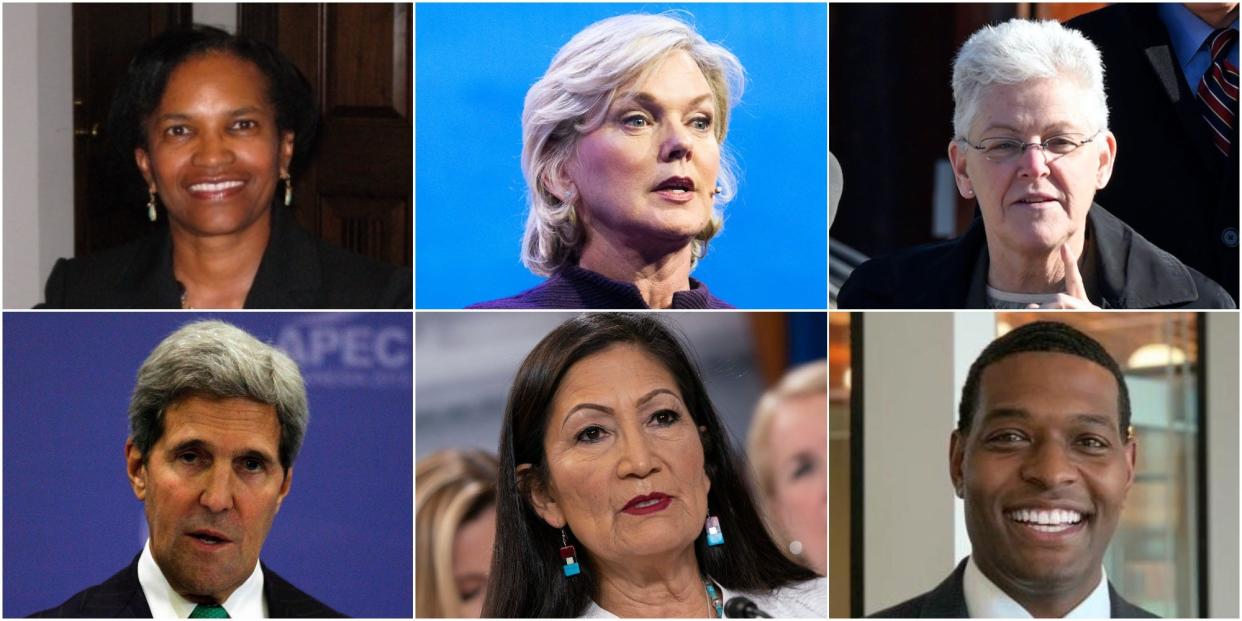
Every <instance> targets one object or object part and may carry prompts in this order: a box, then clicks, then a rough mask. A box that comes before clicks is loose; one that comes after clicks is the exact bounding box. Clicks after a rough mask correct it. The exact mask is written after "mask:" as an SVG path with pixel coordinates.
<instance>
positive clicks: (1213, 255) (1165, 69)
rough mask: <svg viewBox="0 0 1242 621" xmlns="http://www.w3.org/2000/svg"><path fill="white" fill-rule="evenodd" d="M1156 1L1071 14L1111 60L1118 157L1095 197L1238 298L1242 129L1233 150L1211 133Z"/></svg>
mask: <svg viewBox="0 0 1242 621" xmlns="http://www.w3.org/2000/svg"><path fill="white" fill-rule="evenodd" d="M1156 10H1157V7H1156V5H1154V4H1136V3H1117V4H1113V5H1112V6H1110V7H1107V8H1103V9H1100V10H1098V11H1093V12H1091V13H1087V14H1086V15H1082V16H1080V17H1078V18H1075V19H1073V20H1070V21H1069V22H1068V23H1067V24H1066V25H1067V26H1069V27H1071V28H1076V29H1078V30H1080V31H1082V33H1083V34H1085V35H1087V37H1088V38H1089V39H1091V40H1092V41H1093V42H1094V43H1095V44H1096V46H1097V47H1099V48H1100V54H1101V56H1102V58H1103V60H1104V85H1105V88H1106V89H1107V93H1108V103H1109V106H1108V107H1109V111H1110V114H1109V122H1108V124H1109V128H1110V129H1111V130H1112V131H1113V133H1114V134H1116V136H1117V162H1116V164H1115V166H1114V167H1113V177H1112V180H1110V181H1109V183H1108V186H1107V187H1106V188H1104V189H1103V190H1100V191H1099V192H1098V193H1097V194H1096V195H1095V200H1096V201H1098V202H1099V203H1100V204H1101V205H1104V206H1106V207H1108V209H1109V211H1111V212H1113V213H1114V214H1115V215H1116V216H1117V217H1118V218H1121V219H1122V220H1123V221H1125V223H1126V224H1129V225H1130V226H1132V227H1134V230H1136V231H1138V232H1139V233H1141V234H1142V235H1143V236H1144V237H1146V238H1147V239H1150V240H1151V241H1152V243H1154V244H1156V245H1157V246H1159V247H1161V248H1163V249H1164V250H1167V251H1169V252H1170V253H1172V254H1173V256H1176V257H1177V258H1178V259H1181V260H1182V262H1183V263H1185V264H1186V265H1189V266H1190V267H1193V268H1195V269H1197V270H1199V271H1200V272H1203V274H1204V275H1206V276H1207V277H1208V278H1211V279H1212V280H1214V281H1216V282H1218V283H1220V284H1221V286H1223V287H1224V288H1225V290H1226V291H1228V292H1229V295H1230V296H1232V297H1233V299H1234V301H1235V303H1236V302H1237V300H1238V168H1239V166H1238V126H1237V124H1236V123H1235V124H1234V128H1233V137H1232V139H1231V143H1232V148H1231V153H1230V155H1229V157H1228V158H1227V159H1226V158H1222V157H1221V156H1220V154H1219V152H1218V151H1216V148H1215V147H1214V146H1213V145H1212V141H1211V138H1210V137H1209V136H1208V128H1207V123H1205V122H1204V120H1203V118H1202V116H1201V113H1200V111H1199V104H1198V101H1197V99H1196V96H1195V93H1194V89H1192V88H1191V87H1190V86H1189V85H1188V84H1186V77H1185V74H1183V73H1182V69H1181V64H1180V62H1179V61H1178V59H1177V54H1176V53H1174V51H1173V47H1172V44H1171V43H1170V40H1169V33H1168V30H1167V29H1166V28H1165V26H1164V22H1162V21H1161V20H1160V16H1159V14H1157V12H1156Z"/></svg>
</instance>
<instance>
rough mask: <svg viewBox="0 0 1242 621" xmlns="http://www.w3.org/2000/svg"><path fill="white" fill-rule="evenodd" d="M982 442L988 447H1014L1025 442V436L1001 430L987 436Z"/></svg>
mask: <svg viewBox="0 0 1242 621" xmlns="http://www.w3.org/2000/svg"><path fill="white" fill-rule="evenodd" d="M984 442H985V443H986V444H987V445H988V446H995V447H1001V448H1007V447H1014V446H1018V445H1020V444H1022V443H1023V442H1026V435H1025V434H1023V433H1022V432H1020V431H1016V430H1013V429H1002V430H1000V431H997V432H996V433H993V434H992V435H990V436H988V437H987V439H986V440H984Z"/></svg>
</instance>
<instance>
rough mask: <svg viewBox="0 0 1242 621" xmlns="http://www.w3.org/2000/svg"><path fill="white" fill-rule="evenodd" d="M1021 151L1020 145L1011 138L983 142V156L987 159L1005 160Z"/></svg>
mask: <svg viewBox="0 0 1242 621" xmlns="http://www.w3.org/2000/svg"><path fill="white" fill-rule="evenodd" d="M1021 150H1022V143H1021V142H1018V141H1017V140H1014V139H1013V138H993V139H990V140H984V141H983V155H984V156H986V157H987V158H989V159H1007V158H1010V157H1013V156H1014V155H1017V153H1018V152H1019V151H1021Z"/></svg>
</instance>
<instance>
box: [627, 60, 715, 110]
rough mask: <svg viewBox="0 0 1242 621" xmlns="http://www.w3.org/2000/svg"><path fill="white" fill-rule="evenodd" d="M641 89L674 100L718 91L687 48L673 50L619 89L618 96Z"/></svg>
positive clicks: (656, 97)
mask: <svg viewBox="0 0 1242 621" xmlns="http://www.w3.org/2000/svg"><path fill="white" fill-rule="evenodd" d="M638 93H646V94H648V95H651V96H652V97H653V98H655V99H657V100H669V101H671V102H678V101H679V100H689V99H693V98H696V97H701V96H703V95H709V96H711V95H714V93H713V92H712V88H711V84H710V83H708V81H707V76H705V75H703V70H702V69H701V68H699V65H698V63H696V62H695V61H694V57H692V56H691V55H690V53H689V52H687V51H685V50H673V51H672V52H669V53H668V54H666V55H665V56H663V57H661V58H660V59H658V60H656V61H655V62H653V63H652V64H651V65H650V66H648V67H646V68H644V69H643V71H641V72H640V73H639V74H638V76H636V77H635V78H634V79H632V80H630V81H629V82H626V83H625V84H622V85H621V88H619V89H617V94H618V98H623V97H625V96H626V95H634V94H638Z"/></svg>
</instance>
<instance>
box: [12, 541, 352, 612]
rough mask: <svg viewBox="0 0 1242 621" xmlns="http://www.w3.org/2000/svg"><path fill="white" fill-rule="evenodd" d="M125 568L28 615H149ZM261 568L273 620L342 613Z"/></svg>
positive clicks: (134, 575)
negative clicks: (101, 581) (52, 606)
mask: <svg viewBox="0 0 1242 621" xmlns="http://www.w3.org/2000/svg"><path fill="white" fill-rule="evenodd" d="M140 557H141V555H139V556H135V557H134V561H133V562H132V563H130V564H129V567H126V568H125V569H122V570H121V571H118V572H116V574H114V575H113V576H112V577H111V578H108V579H107V580H105V581H104V582H103V583H102V584H97V585H95V586H93V587H90V588H87V589H84V590H83V591H81V592H79V593H78V594H77V595H74V596H73V597H70V598H69V599H68V600H66V601H65V603H63V604H61V605H59V606H57V607H55V608H48V609H47V610H43V611H40V612H36V613H34V614H32V615H30V616H31V617H62V618H75V619H76V618H90V617H94V618H109V619H113V618H123V617H129V618H142V619H149V618H151V608H150V607H149V606H147V596H146V595H145V594H143V592H142V585H141V584H140V583H139V582H138V559H139V558H140ZM259 566H260V567H262V568H263V597H264V598H265V599H266V600H267V612H268V615H270V616H271V617H272V618H274V619H288V618H303V619H305V618H324V617H333V618H339V617H344V616H345V615H343V614H341V613H339V612H337V611H335V610H333V609H331V608H329V607H328V606H326V605H324V604H322V603H320V602H319V601H318V600H316V599H315V598H313V597H311V596H309V595H307V594H306V593H303V592H302V591H300V590H299V589H298V588H297V587H295V586H293V585H292V584H289V583H288V582H286V581H285V579H284V578H281V577H280V576H278V575H276V572H274V571H272V570H270V569H268V568H267V565H264V564H262V563H259Z"/></svg>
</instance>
